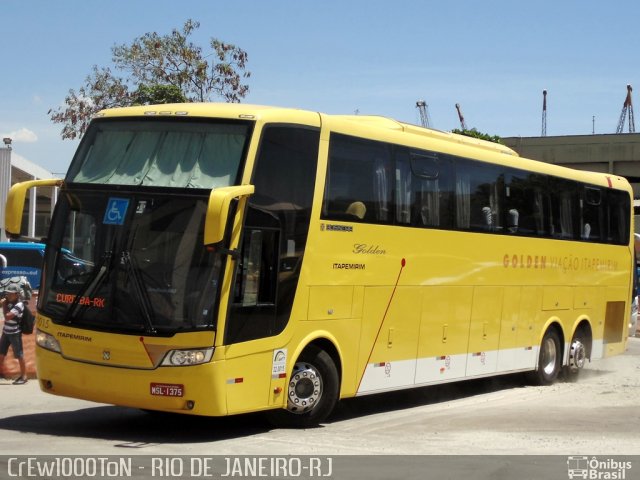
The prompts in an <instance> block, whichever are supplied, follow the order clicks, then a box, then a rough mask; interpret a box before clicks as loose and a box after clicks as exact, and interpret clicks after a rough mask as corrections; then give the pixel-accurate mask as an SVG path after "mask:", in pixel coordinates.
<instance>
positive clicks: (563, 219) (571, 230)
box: [549, 177, 581, 240]
mask: <svg viewBox="0 0 640 480" xmlns="http://www.w3.org/2000/svg"><path fill="white" fill-rule="evenodd" d="M549 195H550V198H551V212H550V233H551V236H552V237H553V238H559V239H566V240H570V239H573V238H580V230H581V227H580V219H579V215H578V214H577V212H578V211H579V202H580V200H579V191H578V184H577V183H576V182H573V181H571V180H565V179H563V178H555V177H550V178H549Z"/></svg>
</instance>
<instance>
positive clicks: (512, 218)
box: [508, 208, 520, 233]
mask: <svg viewBox="0 0 640 480" xmlns="http://www.w3.org/2000/svg"><path fill="white" fill-rule="evenodd" d="M508 218H509V226H508V230H509V233H517V232H518V221H519V218H520V213H518V210H516V209H515V208H512V209H511V210H509V217H508Z"/></svg>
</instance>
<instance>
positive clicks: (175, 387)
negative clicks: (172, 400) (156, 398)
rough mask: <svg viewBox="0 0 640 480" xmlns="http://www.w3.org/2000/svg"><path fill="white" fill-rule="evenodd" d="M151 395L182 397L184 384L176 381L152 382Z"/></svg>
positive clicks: (150, 386)
mask: <svg viewBox="0 0 640 480" xmlns="http://www.w3.org/2000/svg"><path fill="white" fill-rule="evenodd" d="M149 389H150V392H151V395H160V396H163V397H181V396H182V395H184V385H181V384H176V383H152V384H151V385H149Z"/></svg>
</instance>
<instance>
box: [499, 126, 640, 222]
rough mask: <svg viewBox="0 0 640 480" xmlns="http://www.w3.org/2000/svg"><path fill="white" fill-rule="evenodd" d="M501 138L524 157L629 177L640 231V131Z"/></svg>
mask: <svg viewBox="0 0 640 480" xmlns="http://www.w3.org/2000/svg"><path fill="white" fill-rule="evenodd" d="M502 141H503V143H504V144H505V145H507V146H508V147H510V148H513V149H514V150H515V151H516V152H518V154H519V155H520V156H522V157H526V158H531V159H534V160H541V161H543V162H548V163H553V164H556V165H563V166H565V167H570V168H576V169H578V170H591V171H594V172H602V173H611V174H613V175H619V176H622V177H625V178H627V180H629V182H630V183H631V186H632V187H633V197H634V210H635V213H636V221H635V224H636V233H640V216H639V214H640V133H620V134H604V135H565V136H560V137H507V138H503V139H502Z"/></svg>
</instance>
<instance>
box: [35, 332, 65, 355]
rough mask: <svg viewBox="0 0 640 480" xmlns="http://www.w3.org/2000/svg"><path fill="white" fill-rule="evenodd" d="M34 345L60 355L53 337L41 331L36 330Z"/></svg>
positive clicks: (58, 345) (58, 346) (58, 347)
mask: <svg viewBox="0 0 640 480" xmlns="http://www.w3.org/2000/svg"><path fill="white" fill-rule="evenodd" d="M36 343H37V344H38V346H40V347H42V348H45V349H47V350H51V351H52V352H58V353H61V352H62V350H61V349H60V344H59V343H58V341H57V340H56V339H55V338H54V337H53V335H49V334H48V333H45V332H43V331H41V330H36Z"/></svg>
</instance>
